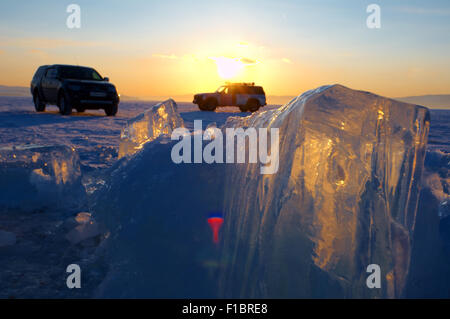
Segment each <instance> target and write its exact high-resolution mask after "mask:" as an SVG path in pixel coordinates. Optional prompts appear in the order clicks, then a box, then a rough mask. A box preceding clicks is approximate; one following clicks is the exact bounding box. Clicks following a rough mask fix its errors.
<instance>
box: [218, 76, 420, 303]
mask: <svg viewBox="0 0 450 319" xmlns="http://www.w3.org/2000/svg"><path fill="white" fill-rule="evenodd" d="M227 125H232V126H244V125H245V126H250V125H252V126H256V127H260V126H262V127H277V128H279V130H280V149H279V161H280V168H279V171H278V173H277V174H274V175H263V176H261V175H258V174H257V173H256V172H257V169H256V167H255V165H252V164H247V165H244V166H239V167H229V168H228V172H227V173H226V174H225V176H226V178H227V179H226V181H225V185H226V187H224V189H225V194H224V197H225V201H224V207H225V212H226V215H225V219H226V220H227V221H228V222H227V223H226V224H225V227H224V231H223V236H224V238H225V245H224V248H223V249H224V251H223V253H224V256H227V258H228V259H229V260H231V262H229V263H226V264H225V269H224V271H223V273H222V274H221V280H220V286H221V287H222V291H221V295H222V296H226V297H229V296H233V297H314V296H317V297H333V296H334V297H344V296H352V297H398V296H401V294H402V292H403V288H404V284H405V279H406V277H407V274H408V269H409V262H410V251H411V238H412V232H413V230H414V226H415V219H416V213H417V201H418V195H419V185H420V179H421V174H422V170H423V162H424V154H425V148H426V143H427V135H428V130H429V113H428V110H427V109H426V108H424V107H419V106H415V105H410V104H405V103H401V102H397V101H395V100H391V99H387V98H383V97H380V96H377V95H374V94H371V93H368V92H362V91H354V90H351V89H348V88H345V87H343V86H340V85H334V86H326V87H322V88H319V89H317V90H313V91H309V92H306V93H305V94H303V95H302V96H300V97H298V98H296V99H294V100H292V101H291V102H290V103H288V104H286V105H285V106H283V107H281V108H279V109H278V110H275V111H269V112H264V113H257V114H254V115H253V116H251V117H248V118H244V119H242V120H239V119H236V118H234V119H232V120H230V123H228V124H227ZM231 185H245V187H231ZM236 225H239V226H238V227H237V226H236ZM243 256H245V258H243ZM370 264H378V265H380V267H381V270H382V287H384V288H383V289H368V288H367V286H366V278H367V276H368V274H367V273H366V268H367V266H368V265H370Z"/></svg>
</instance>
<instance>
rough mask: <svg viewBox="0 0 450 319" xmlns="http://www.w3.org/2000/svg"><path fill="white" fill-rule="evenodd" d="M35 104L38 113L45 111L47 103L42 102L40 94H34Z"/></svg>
mask: <svg viewBox="0 0 450 319" xmlns="http://www.w3.org/2000/svg"><path fill="white" fill-rule="evenodd" d="M33 102H34V108H35V109H36V112H44V111H45V103H43V102H42V100H41V97H40V96H39V93H38V92H34V94H33Z"/></svg>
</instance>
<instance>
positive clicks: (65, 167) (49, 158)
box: [0, 145, 85, 210]
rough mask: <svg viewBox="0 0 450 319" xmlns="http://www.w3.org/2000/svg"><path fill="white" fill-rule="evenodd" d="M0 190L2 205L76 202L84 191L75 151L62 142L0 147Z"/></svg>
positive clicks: (34, 206)
mask: <svg viewBox="0 0 450 319" xmlns="http://www.w3.org/2000/svg"><path fill="white" fill-rule="evenodd" d="M0 191H1V193H2V196H1V197H0V207H5V208H15V209H23V210H30V209H40V208H45V207H49V206H54V205H57V206H60V205H63V206H68V205H77V204H79V201H80V198H81V197H82V196H83V194H84V193H85V191H84V188H83V186H82V184H81V172H80V164H79V159H78V155H77V152H76V150H75V149H74V148H72V147H69V146H66V145H47V146H43V145H19V146H12V147H2V148H0Z"/></svg>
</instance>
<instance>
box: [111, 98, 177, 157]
mask: <svg viewBox="0 0 450 319" xmlns="http://www.w3.org/2000/svg"><path fill="white" fill-rule="evenodd" d="M183 125H184V124H183V119H182V118H181V116H180V114H179V113H178V107H177V104H176V103H175V101H174V100H172V99H169V100H166V101H164V102H161V103H158V104H156V105H154V106H153V107H151V108H150V109H148V110H146V111H145V112H143V113H141V114H139V115H138V116H136V117H134V118H132V119H130V120H128V121H127V123H126V125H125V127H124V128H123V129H122V133H121V135H120V145H119V158H121V157H124V156H126V155H132V154H134V153H136V152H137V151H138V150H140V149H141V148H142V146H143V145H144V143H146V142H149V141H153V140H154V139H156V138H157V137H159V136H160V135H163V134H167V135H170V134H171V133H172V131H173V130H174V129H176V128H177V127H183Z"/></svg>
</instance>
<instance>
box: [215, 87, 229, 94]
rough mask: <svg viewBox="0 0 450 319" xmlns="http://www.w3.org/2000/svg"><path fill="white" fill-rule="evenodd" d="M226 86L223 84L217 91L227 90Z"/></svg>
mask: <svg viewBox="0 0 450 319" xmlns="http://www.w3.org/2000/svg"><path fill="white" fill-rule="evenodd" d="M226 88H227V87H226V86H221V87H219V88H218V89H217V91H216V93H222V92H224V91H225V89H226Z"/></svg>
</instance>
